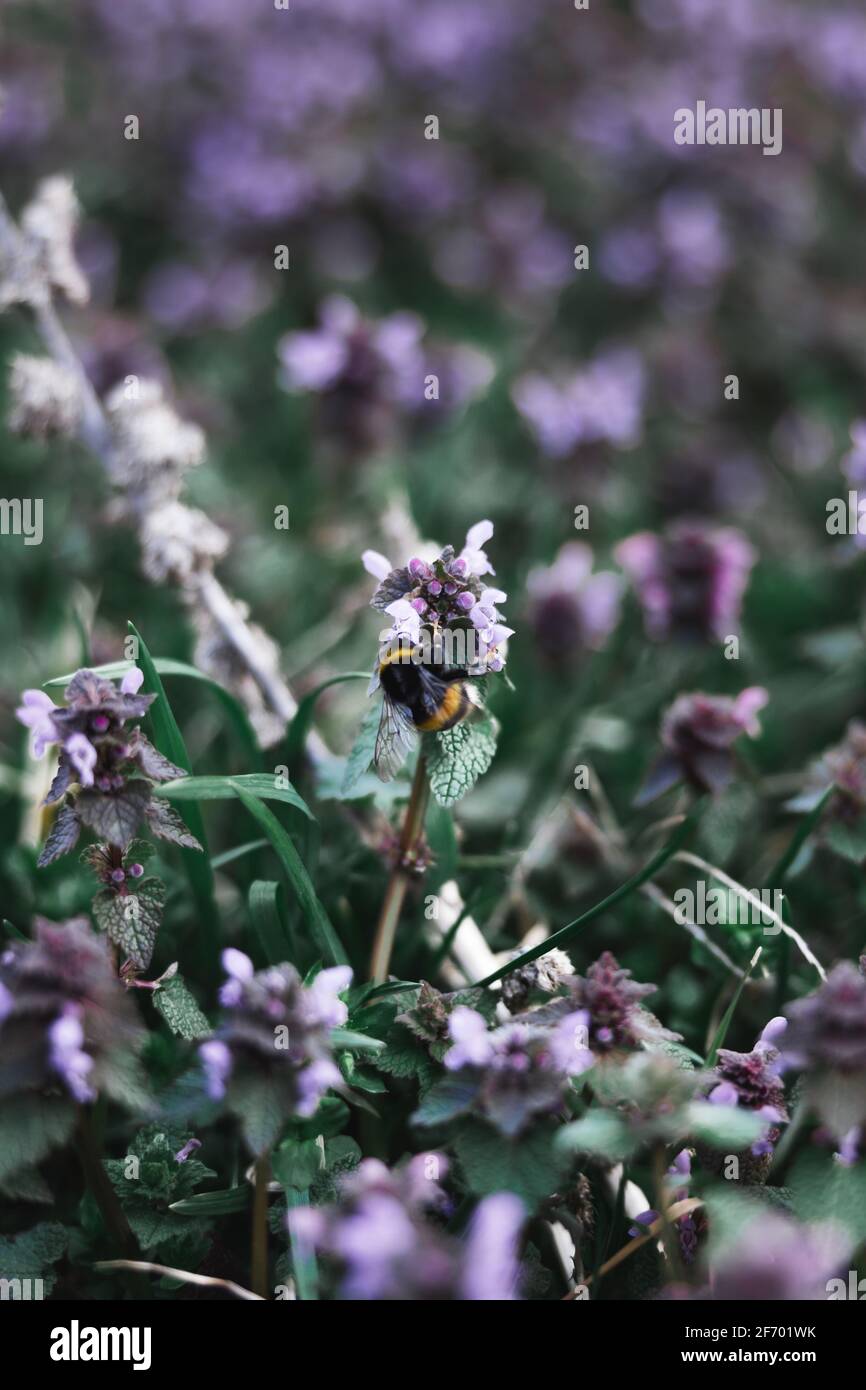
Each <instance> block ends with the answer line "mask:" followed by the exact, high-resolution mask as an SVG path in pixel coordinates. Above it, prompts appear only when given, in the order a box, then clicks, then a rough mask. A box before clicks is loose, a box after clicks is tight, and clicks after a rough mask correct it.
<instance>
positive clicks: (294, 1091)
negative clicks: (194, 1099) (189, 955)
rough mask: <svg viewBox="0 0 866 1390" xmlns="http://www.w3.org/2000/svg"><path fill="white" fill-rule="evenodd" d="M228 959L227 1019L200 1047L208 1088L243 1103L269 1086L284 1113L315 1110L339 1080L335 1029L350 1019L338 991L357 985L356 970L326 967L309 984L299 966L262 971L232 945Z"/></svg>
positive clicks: (216, 1095) (223, 1000) (214, 1096)
mask: <svg viewBox="0 0 866 1390" xmlns="http://www.w3.org/2000/svg"><path fill="white" fill-rule="evenodd" d="M222 960H223V968H224V970H225V972H226V975H227V977H228V978H227V979H226V981H225V983H224V984H223V986H222V988H221V989H220V1003H221V1004H222V1006H223V1009H224V1016H223V1021H222V1023H221V1025H220V1027H219V1028H218V1030H217V1032H216V1035H215V1036H214V1037H213V1038H210V1039H208V1041H207V1042H205V1043H202V1045H201V1047H200V1048H199V1056H200V1058H201V1062H202V1066H203V1068H204V1075H205V1082H206V1086H207V1091H208V1094H209V1095H210V1096H211V1098H212V1099H213V1100H223V1099H225V1100H226V1102H227V1104H228V1105H229V1107H230V1108H238V1107H242V1106H243V1104H244V1095H245V1091H248V1090H250V1089H255V1088H256V1087H260V1086H261V1085H265V1086H267V1087H269V1088H270V1090H271V1091H272V1093H273V1104H274V1107H275V1108H276V1111H277V1113H278V1114H281V1115H283V1116H288V1115H300V1116H309V1115H312V1114H314V1112H315V1110H316V1108H317V1106H318V1104H319V1101H320V1100H321V1098H322V1096H323V1095H324V1094H325V1092H326V1091H328V1090H329V1089H330V1088H331V1087H332V1086H335V1085H338V1084H339V1083H340V1080H341V1076H340V1071H339V1068H338V1067H337V1064H336V1062H335V1061H334V1058H333V1051H332V1047H331V1039H330V1034H331V1029H332V1028H337V1027H339V1025H340V1024H341V1023H345V1021H346V1018H347V1013H348V1011H347V1008H346V1005H345V1004H344V1003H343V1002H342V1000H341V999H340V997H339V996H340V995H341V994H342V993H343V992H344V990H346V989H348V987H349V985H350V983H351V979H352V972H351V970H350V969H349V967H348V966H335V967H333V968H332V969H330V970H321V971H319V973H318V974H317V975H316V977H315V978H314V980H313V981H312V983H311V984H310V985H308V986H305V985H303V984H302V983H301V977H300V976H299V974H298V972H297V970H296V969H295V967H294V966H293V965H275V966H270V967H269V968H268V969H267V970H260V971H256V970H255V969H254V967H253V963H252V961H251V960H250V958H249V956H246V955H244V953H243V951H238V950H236V949H234V948H233V947H230V948H229V949H228V950H226V951H224V952H223V957H222Z"/></svg>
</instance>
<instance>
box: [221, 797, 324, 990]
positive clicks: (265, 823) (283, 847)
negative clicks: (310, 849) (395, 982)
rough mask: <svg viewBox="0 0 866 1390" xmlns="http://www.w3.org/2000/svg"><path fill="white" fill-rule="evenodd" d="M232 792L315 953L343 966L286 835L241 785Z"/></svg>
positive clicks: (267, 811)
mask: <svg viewBox="0 0 866 1390" xmlns="http://www.w3.org/2000/svg"><path fill="white" fill-rule="evenodd" d="M235 789H236V791H237V794H238V796H239V797H240V799H241V801H242V802H243V803H244V805H245V806H246V808H247V810H248V811H249V813H250V815H251V816H252V817H253V818H254V819H255V820H256V821H258V823H259V825H260V826H261V828H262V830H263V831H264V833H265V834H266V835H267V837H268V839H269V840H270V842H271V844H272V845H273V847H274V849H275V851H276V853H277V857H278V858H279V860H280V863H281V864H282V866H283V869H284V871H285V874H286V877H287V879H288V881H289V884H290V886H291V888H292V890H293V892H294V893H295V894H296V896H297V899H298V902H299V903H300V905H301V909H302V911H303V913H304V916H305V918H306V920H307V923H308V925H309V927H310V930H311V931H312V933H313V937H314V939H315V941H316V945H317V947H318V949H319V950H320V951H321V952H322V953H323V955H324V956H325V957H326V959H327V960H328V961H329V962H330V963H331V964H332V965H346V964H347V963H348V959H349V958H348V956H347V955H346V952H345V950H344V949H343V946H342V943H341V941H340V938H339V937H338V936H337V933H336V932H335V931H334V928H333V926H332V925H331V922H330V920H329V918H328V915H327V913H326V912H325V909H324V908H323V907H322V904H321V903H320V902H319V899H318V897H317V895H316V890H315V888H314V887H313V884H312V882H311V880H310V876H309V874H308V873H307V870H306V868H305V867H304V864H303V861H302V860H301V857H300V855H299V854H298V851H297V850H296V849H295V846H294V845H293V843H292V841H291V839H290V838H289V836H288V834H287V833H286V831H285V830H284V829H283V827H282V826H281V825H280V822H279V821H278V820H277V818H276V816H275V815H274V813H273V811H271V810H269V808H268V807H267V806H264V805H263V804H262V802H261V801H259V800H258V798H257V797H255V796H252V795H251V794H250V793H249V792H248V791H247V789H246V787H244V786H243V784H242V783H240V782H236V783H235Z"/></svg>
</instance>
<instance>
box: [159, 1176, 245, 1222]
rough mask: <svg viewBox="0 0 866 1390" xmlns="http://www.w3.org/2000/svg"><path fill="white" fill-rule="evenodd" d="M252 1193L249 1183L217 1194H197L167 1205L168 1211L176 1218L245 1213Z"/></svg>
mask: <svg viewBox="0 0 866 1390" xmlns="http://www.w3.org/2000/svg"><path fill="white" fill-rule="evenodd" d="M251 1197H252V1193H251V1189H250V1186H249V1183H241V1184H240V1186H238V1187H225V1188H222V1189H220V1190H219V1191H217V1192H197V1193H196V1194H195V1196H193V1197H182V1198H181V1200H180V1201H179V1202H171V1203H169V1208H168V1209H169V1211H173V1212H176V1213H177V1214H178V1216H205V1217H214V1216H231V1215H233V1214H234V1213H235V1212H238V1211H246V1209H247V1207H248V1206H249V1205H250V1201H251Z"/></svg>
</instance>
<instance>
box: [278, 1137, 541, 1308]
mask: <svg viewBox="0 0 866 1390" xmlns="http://www.w3.org/2000/svg"><path fill="white" fill-rule="evenodd" d="M446 1171H447V1160H446V1159H445V1158H443V1157H442V1156H441V1155H439V1154H418V1155H416V1156H415V1157H414V1158H412V1159H410V1160H409V1162H408V1163H407V1164H406V1165H405V1166H404V1167H402V1168H398V1169H395V1170H394V1171H392V1172H389V1170H388V1169H387V1168H386V1167H385V1165H384V1164H383V1163H380V1162H379V1161H378V1159H373V1158H368V1159H364V1161H363V1162H362V1163H361V1164H360V1165H359V1167H358V1168H357V1169H356V1171H355V1172H354V1173H352V1174H351V1175H349V1176H347V1177H344V1178H343V1180H342V1183H341V1193H340V1200H339V1202H338V1203H337V1204H336V1205H334V1206H332V1207H299V1208H296V1209H295V1210H294V1211H292V1212H291V1213H290V1215H289V1223H290V1226H291V1230H292V1234H293V1238H294V1240H295V1242H296V1243H300V1244H301V1245H305V1246H306V1247H307V1248H315V1249H316V1250H317V1251H318V1252H319V1253H320V1254H322V1255H324V1256H326V1257H327V1258H328V1260H329V1261H330V1262H332V1263H333V1264H334V1265H335V1267H336V1270H337V1271H338V1273H337V1279H338V1295H339V1297H341V1298H345V1299H364V1300H375V1301H377V1302H379V1301H389V1300H400V1301H422V1300H424V1301H429V1300H436V1301H452V1300H464V1301H469V1302H477V1301H510V1300H513V1299H516V1298H517V1297H518V1296H519V1295H518V1291H517V1285H518V1277H519V1264H518V1259H517V1246H518V1240H519V1237H520V1231H521V1227H522V1225H523V1221H524V1216H525V1213H524V1209H523V1206H522V1204H521V1202H520V1201H519V1200H518V1199H517V1197H515V1196H513V1195H512V1194H511V1193H510V1192H500V1193H496V1194H495V1195H493V1196H490V1197H485V1198H484V1199H483V1200H482V1201H481V1202H479V1204H478V1206H477V1208H476V1210H475V1213H474V1216H473V1218H472V1220H471V1222H470V1224H469V1228H468V1230H467V1233H466V1235H465V1237H464V1239H463V1240H458V1239H457V1238H456V1237H454V1236H449V1235H446V1234H445V1232H444V1231H443V1230H442V1229H441V1218H442V1216H443V1215H444V1214H445V1212H446V1211H447V1208H448V1199H447V1197H446V1195H445V1193H444V1191H443V1189H442V1188H441V1187H440V1185H439V1182H438V1179H439V1178H440V1177H443V1176H444V1175H445V1173H446ZM437 1215H438V1216H439V1218H440V1225H439V1226H437V1225H436V1224H434V1221H433V1220H432V1219H431V1218H435V1217H436V1216H437Z"/></svg>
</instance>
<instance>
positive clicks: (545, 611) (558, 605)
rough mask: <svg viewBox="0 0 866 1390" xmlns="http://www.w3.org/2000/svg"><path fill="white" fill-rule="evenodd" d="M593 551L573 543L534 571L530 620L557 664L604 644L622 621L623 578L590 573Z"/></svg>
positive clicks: (540, 642) (528, 583)
mask: <svg viewBox="0 0 866 1390" xmlns="http://www.w3.org/2000/svg"><path fill="white" fill-rule="evenodd" d="M592 560H593V557H592V550H591V549H590V547H589V546H588V545H583V544H582V543H581V542H580V541H569V542H567V543H566V544H565V545H564V546H563V547H562V548H561V550H560V551H559V553H558V555H557V556H556V559H555V560H554V562H553V564H552V565H549V566H546V567H544V568H539V569H533V570H530V572H529V575H528V577H527V581H526V588H527V593H528V595H529V615H530V622H531V624H532V628H533V631H534V634H535V639H536V641H537V643H538V645H539V647H540V649H541V651H542V652H543V653H544V655H545V656H546V657H547V658H548V660H550V661H551V662H554V663H556V664H561V663H562V662H564V661H568V660H569V659H571V658H573V657H574V656H576V655H580V653H581V652H582V651H585V650H587V649H591V650H598V649H599V648H601V647H603V646H604V644H605V642H606V641H607V638H608V637H609V635H610V633H611V632H612V631H613V629H614V628H615V627H616V624H617V622H618V620H619V610H620V599H621V595H622V580H621V579H620V577H619V575H617V574H614V573H613V572H612V571H607V570H602V571H600V572H599V573H597V574H593V573H592Z"/></svg>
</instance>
